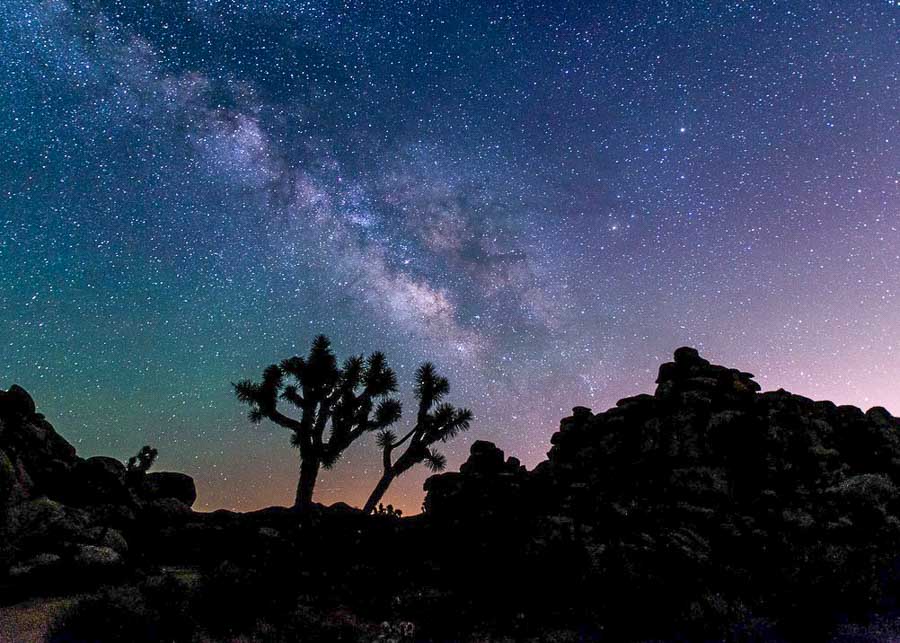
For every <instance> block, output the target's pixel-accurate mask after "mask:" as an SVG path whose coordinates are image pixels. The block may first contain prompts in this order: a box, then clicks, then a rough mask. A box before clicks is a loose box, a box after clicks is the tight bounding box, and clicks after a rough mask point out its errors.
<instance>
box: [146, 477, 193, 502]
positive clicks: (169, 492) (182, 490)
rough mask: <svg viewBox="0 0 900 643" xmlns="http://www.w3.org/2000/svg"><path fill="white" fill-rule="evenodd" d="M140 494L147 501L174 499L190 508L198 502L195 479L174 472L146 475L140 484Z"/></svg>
mask: <svg viewBox="0 0 900 643" xmlns="http://www.w3.org/2000/svg"><path fill="white" fill-rule="evenodd" d="M139 493H140V496H141V498H143V499H144V500H147V501H152V500H160V499H163V498H174V499H175V500H178V501H179V502H181V503H183V504H185V505H187V506H188V507H190V506H191V505H193V504H194V501H195V500H197V487H196V486H195V485H194V479H193V478H191V477H190V476H189V475H185V474H183V473H176V472H174V471H156V472H153V473H148V474H146V475H145V476H144V477H143V479H142V480H141V483H140V488H139Z"/></svg>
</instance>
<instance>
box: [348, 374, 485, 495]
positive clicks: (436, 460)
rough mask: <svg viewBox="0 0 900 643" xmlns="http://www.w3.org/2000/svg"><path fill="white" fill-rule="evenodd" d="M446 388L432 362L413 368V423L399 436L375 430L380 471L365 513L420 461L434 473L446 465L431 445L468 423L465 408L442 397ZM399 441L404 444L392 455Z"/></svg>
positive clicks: (447, 438) (449, 438) (445, 383)
mask: <svg viewBox="0 0 900 643" xmlns="http://www.w3.org/2000/svg"><path fill="white" fill-rule="evenodd" d="M449 392H450V383H449V382H448V381H447V378H446V377H443V376H441V375H438V373H437V370H436V369H435V367H434V364H432V363H430V362H425V363H424V364H422V365H421V366H420V367H419V369H418V370H417V371H416V387H415V393H416V399H417V400H418V403H419V404H418V410H417V413H416V422H415V425H414V426H413V428H412V429H410V430H409V432H407V433H406V435H404V436H403V437H401V438H398V437H397V435H396V434H395V433H394V432H393V431H391V430H388V429H382V430H380V431H379V432H378V437H377V444H378V446H379V448H380V449H381V456H382V467H383V473H382V476H381V479H380V480H379V481H378V484H377V485H376V486H375V489H374V490H373V491H372V494H371V495H370V496H369V499H368V501H367V502H366V506H365V508H364V511H365V512H366V513H371V512H372V511H374V510H375V508H376V507H377V506H378V503H379V501H380V500H381V498H382V497H383V496H384V494H385V492H386V491H387V490H388V487H390V485H391V483H392V482H393V481H394V479H396V478H397V477H398V476H400V475H402V474H403V473H405V472H406V471H408V470H409V469H411V468H412V467H413V466H415V465H417V464H419V463H424V464H425V465H426V466H427V467H428V468H429V469H431V470H432V471H433V472H435V473H437V472H439V471H442V470H443V469H444V467H445V466H446V465H447V458H445V457H444V455H443V454H441V453H439V452H438V451H437V450H436V449H434V447H433V446H432V445H434V444H436V443H438V442H447V441H448V440H452V439H453V438H455V437H456V436H457V435H458V434H459V433H461V432H462V431H465V430H467V429H468V428H469V425H470V424H471V423H472V412H471V411H470V410H469V409H462V408H456V407H455V406H453V405H451V404H447V403H446V402H444V401H443V399H444V397H446V395H447V394H448V393H449ZM403 445H406V448H405V449H404V450H403V452H402V453H400V455H398V456H396V457H395V452H397V450H398V449H400V448H401V447H402V446H403Z"/></svg>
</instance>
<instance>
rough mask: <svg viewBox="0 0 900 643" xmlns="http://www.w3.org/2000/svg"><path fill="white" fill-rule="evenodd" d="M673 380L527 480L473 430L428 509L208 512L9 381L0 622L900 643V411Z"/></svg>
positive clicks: (272, 634) (706, 369)
mask: <svg viewBox="0 0 900 643" xmlns="http://www.w3.org/2000/svg"><path fill="white" fill-rule="evenodd" d="M657 384H658V386H657V389H656V392H655V393H654V394H653V395H639V396H636V397H632V398H626V399H624V400H621V401H619V402H618V404H617V405H616V407H615V408H612V409H610V410H608V411H605V412H603V413H599V414H593V413H592V412H591V411H590V410H589V409H586V408H582V407H578V408H576V409H575V410H574V411H573V414H572V416H571V417H568V418H564V419H563V420H562V421H561V424H560V431H559V432H558V433H556V434H555V435H554V436H553V439H552V441H551V442H552V448H551V449H550V451H549V453H548V459H547V460H546V461H545V462H543V463H541V464H540V465H538V466H537V467H536V468H535V469H534V470H532V471H527V470H525V468H524V467H522V466H521V465H520V464H519V463H518V461H517V460H515V459H514V458H505V456H504V454H503V453H502V452H501V451H500V450H499V449H497V448H496V447H495V446H494V445H492V444H490V443H486V442H475V443H474V444H473V445H472V451H471V455H470V457H469V460H468V461H467V462H466V463H465V464H464V465H463V466H462V467H461V470H460V472H455V473H447V474H442V475H438V476H433V477H432V478H430V479H429V480H428V481H427V483H426V490H427V497H426V501H425V513H424V514H422V515H420V516H414V517H410V518H398V517H396V516H392V515H377V516H365V515H362V514H361V513H360V512H358V511H356V510H354V509H352V508H349V507H346V506H340V505H338V506H333V507H330V508H325V507H315V508H314V509H313V510H312V511H310V512H307V513H306V514H298V513H295V512H293V511H291V510H287V509H282V508H270V509H266V510H262V511H258V512H253V513H248V514H236V513H232V512H227V511H219V512H214V513H210V514H203V513H197V512H193V511H191V509H190V505H191V504H192V503H193V501H194V498H195V495H196V494H195V492H194V490H193V482H192V481H191V480H190V479H189V478H187V477H186V476H182V475H181V474H172V473H161V474H145V475H141V476H134V475H129V473H128V472H127V471H125V470H124V467H123V466H122V465H121V463H116V462H115V461H112V460H111V459H109V458H100V459H97V458H90V459H88V460H82V459H80V458H78V457H77V456H76V454H75V452H74V449H72V448H71V446H69V445H68V443H67V442H65V440H63V439H62V438H61V437H60V436H58V435H56V433H55V431H53V429H52V427H51V426H50V425H49V424H48V423H47V422H46V420H45V419H43V418H42V417H41V416H39V415H38V414H36V413H35V409H34V407H33V403H31V402H30V398H27V399H26V396H27V394H24V392H22V391H21V390H20V389H17V390H15V391H14V390H13V389H10V392H9V393H7V394H4V397H3V398H0V411H2V412H0V418H3V419H2V422H3V426H2V429H0V431H2V432H0V474H2V476H3V478H2V482H3V487H2V489H3V490H4V494H5V495H4V498H3V503H4V505H3V506H4V523H3V529H4V538H3V540H2V541H0V542H2V543H3V551H2V560H0V563H2V564H0V569H2V570H4V571H3V573H2V575H0V598H2V601H3V603H4V604H5V605H6V607H4V608H2V612H0V627H2V628H3V629H2V630H0V632H2V634H0V637H2V638H3V640H27V638H28V637H34V636H37V637H40V636H41V635H42V634H41V629H42V628H48V629H46V632H47V636H49V637H50V639H51V640H60V641H63V640H65V641H74V640H103V641H108V640H121V641H166V640H177V641H182V640H184V641H190V640H199V641H202V640H223V641H224V640H245V641H457V640H458V641H518V640H533V641H592V640H596V641H629V640H633V641H649V640H683V641H684V640H696V641H705V640H730V641H768V640H775V641H779V640H780V641H816V640H823V641H825V640H840V641H875V640H879V641H883V640H891V639H892V638H897V634H896V631H897V623H898V619H897V617H896V614H897V608H898V603H897V598H896V597H897V596H898V595H900V584H898V579H900V574H898V572H900V564H898V563H900V557H898V552H900V548H898V544H900V503H898V500H900V497H898V493H897V485H898V483H900V421H898V420H897V419H896V418H893V417H892V416H891V415H890V414H889V413H888V412H887V411H885V410H884V409H881V408H877V407H876V408H873V409H869V410H868V411H867V412H863V411H861V410H860V409H857V408H854V407H849V406H835V405H834V404H832V403H830V402H814V401H812V400H808V399H806V398H803V397H801V396H797V395H793V394H791V393H788V392H786V391H775V392H768V393H761V392H759V387H758V385H757V384H756V383H755V382H754V381H753V376H752V375H750V374H749V373H744V372H741V371H739V370H736V369H729V368H724V367H721V366H715V365H712V364H709V363H708V362H707V361H706V360H703V359H702V358H701V357H700V356H699V355H697V353H696V351H693V350H691V349H679V351H677V352H676V355H675V360H674V361H673V362H670V363H667V364H663V365H662V366H661V367H660V373H659V378H658V380H657ZM79 597H80V598H79ZM48 623H49V626H48V625H47V624H48ZM13 628H15V629H13Z"/></svg>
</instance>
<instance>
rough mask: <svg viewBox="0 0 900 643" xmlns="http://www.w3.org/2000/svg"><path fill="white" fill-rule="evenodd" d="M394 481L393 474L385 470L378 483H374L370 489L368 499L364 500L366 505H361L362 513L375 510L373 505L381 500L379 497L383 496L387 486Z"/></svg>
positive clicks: (376, 504)
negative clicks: (370, 493)
mask: <svg viewBox="0 0 900 643" xmlns="http://www.w3.org/2000/svg"><path fill="white" fill-rule="evenodd" d="M393 481H394V474H393V473H391V472H390V471H386V472H385V474H384V475H383V476H381V480H379V481H378V484H377V485H375V488H374V489H373V490H372V495H371V496H369V499H368V500H366V506H365V507H363V513H366V514H370V513H372V512H373V511H375V507H377V506H378V503H379V502H381V499H382V498H383V497H384V492H385V491H387V490H388V487H390V486H391V483H392V482H393Z"/></svg>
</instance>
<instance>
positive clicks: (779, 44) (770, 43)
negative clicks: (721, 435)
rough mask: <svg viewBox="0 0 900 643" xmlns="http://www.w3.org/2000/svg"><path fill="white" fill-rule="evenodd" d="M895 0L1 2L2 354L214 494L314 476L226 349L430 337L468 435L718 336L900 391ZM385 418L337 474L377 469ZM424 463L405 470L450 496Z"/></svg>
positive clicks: (643, 385)
mask: <svg viewBox="0 0 900 643" xmlns="http://www.w3.org/2000/svg"><path fill="white" fill-rule="evenodd" d="M898 18H900V6H898V4H897V3H895V2H889V1H885V0H877V1H876V0H868V1H866V0H863V1H860V2H845V1H838V0H835V1H812V2H807V3H789V2H777V1H757V2H735V1H732V2H716V3H705V2H704V3H700V2H686V1H685V2H668V1H659V2H603V3H600V2H574V1H573V2H563V1H559V2H493V3H483V2H449V1H448V2H427V1H425V2H423V1H421V0H418V1H393V2H385V3H382V2H334V1H326V2H316V1H309V2H299V1H296V0H270V1H264V2H239V1H227V0H218V1H217V0H182V1H179V2H165V3H156V2H147V3H142V2H136V1H135V2H132V1H126V0H123V1H119V2H112V1H109V2H107V1H100V0H95V1H80V0H44V1H42V2H33V1H25V0H7V1H5V2H3V3H2V4H0V87H2V92H0V293H2V297H0V329H3V330H2V331H0V387H3V388H6V387H8V386H9V385H10V384H12V383H15V382H17V383H20V384H22V385H23V386H25V387H26V388H28V389H29V390H30V391H31V392H32V393H33V395H34V396H35V398H36V400H37V401H38V405H39V407H40V409H41V410H42V411H43V412H44V413H46V414H47V416H48V418H49V419H50V420H51V421H52V422H53V423H54V424H55V426H56V427H57V429H58V430H59V431H60V432H61V433H62V434H63V435H65V436H66V437H68V438H69V439H70V440H72V441H73V443H75V444H76V446H77V447H78V449H79V452H80V453H81V454H82V455H93V454H98V453H105V454H110V455H114V456H117V457H121V458H126V457H127V456H129V455H131V454H133V453H134V452H136V451H137V450H138V449H139V448H140V446H142V445H143V444H151V445H153V446H155V447H157V448H158V449H159V451H160V459H159V465H158V466H159V468H171V469H177V470H183V471H185V472H187V473H190V474H191V475H193V476H194V477H195V478H196V480H197V482H198V487H199V492H200V498H199V500H198V507H200V508H206V509H210V508H218V507H229V508H238V509H250V508H256V507H261V506H265V505H269V504H275V503H278V504H285V503H288V502H289V501H290V499H291V497H292V493H293V491H292V490H293V485H294V481H295V478H296V471H297V461H296V460H297V453H296V452H295V451H292V450H291V449H290V448H289V447H288V436H287V435H286V434H285V431H284V430H283V429H279V428H278V427H274V426H271V425H266V424H263V425H261V426H259V427H253V426H250V424H249V423H248V422H247V421H246V418H245V416H244V412H243V411H244V410H243V409H242V408H241V406H240V405H239V404H238V403H237V402H236V401H235V400H234V399H233V396H232V393H231V389H230V382H232V381H237V380H239V379H243V378H248V377H256V376H257V375H258V374H259V372H260V371H261V369H262V368H263V367H264V366H266V365H267V364H269V363H272V362H274V361H278V360H279V359H281V358H283V357H286V356H288V355H291V354H294V353H296V352H302V351H304V350H305V349H306V347H307V345H308V343H309V341H310V340H311V338H312V337H313V336H314V335H316V334H318V333H326V334H328V335H329V336H331V337H332V339H333V341H334V343H335V347H336V349H337V351H338V353H339V355H340V356H346V355H349V354H353V353H362V352H370V351H372V350H376V349H380V350H384V351H385V352H386V353H387V355H388V358H389V360H390V362H391V364H392V366H394V367H395V368H396V370H397V371H398V375H399V377H400V383H401V391H402V392H403V394H404V396H405V399H406V400H407V401H409V399H410V394H411V385H412V374H413V372H414V369H415V367H416V366H417V365H418V364H419V363H420V362H421V361H422V360H425V359H431V360H433V361H435V362H436V363H437V365H438V366H439V368H440V369H441V370H442V372H444V373H445V374H447V375H448V377H449V378H450V382H451V386H452V390H451V394H450V397H449V399H450V401H452V402H454V403H456V404H459V405H463V406H469V407H471V408H472V410H473V411H474V412H475V414H476V421H475V423H474V425H473V428H472V429H471V431H470V432H469V433H468V434H466V435H465V436H464V437H463V438H462V439H459V440H457V441H456V442H455V443H453V444H452V445H450V446H449V447H448V448H447V449H446V453H447V455H448V456H449V461H450V462H449V464H450V467H451V468H455V467H456V466H458V464H459V462H460V461H461V460H462V459H463V458H464V457H465V454H466V453H467V450H468V444H469V443H470V442H471V441H472V440H473V439H489V440H492V441H495V442H496V443H497V444H498V445H499V446H501V447H502V448H504V449H505V450H506V451H507V452H508V453H512V454H515V455H517V456H519V457H520V458H522V460H523V461H524V462H526V463H527V464H528V465H530V466H533V465H534V464H536V463H537V462H538V461H540V460H541V459H542V458H543V454H544V452H545V451H546V450H547V448H548V447H549V444H548V439H549V436H550V435H551V434H552V432H553V431H554V430H555V429H556V425H557V423H558V420H559V418H560V417H562V416H563V415H566V414H567V413H568V411H569V409H570V408H571V407H572V406H574V405H577V404H582V405H586V406H591V407H593V408H594V409H595V410H598V409H601V408H605V407H607V406H609V405H611V404H613V403H614V402H615V401H616V399H618V398H620V397H623V396H625V395H631V394H635V393H638V392H643V391H650V390H652V388H653V380H654V378H655V370H656V367H657V366H658V364H659V363H660V362H662V361H665V360H666V359H667V358H668V357H669V356H670V354H671V351H672V350H673V349H674V348H675V347H677V346H680V345H683V344H690V345H694V346H697V347H698V348H700V349H701V351H702V352H703V353H704V355H705V356H706V357H708V358H710V359H713V360H714V361H716V362H717V363H723V364H728V365H734V366H738V367H740V368H742V369H746V370H750V371H752V372H754V373H756V374H757V376H758V379H759V380H760V382H761V383H762V384H763V386H764V387H765V388H777V387H782V386H783V387H785V388H788V389H790V390H793V391H794V392H797V393H800V394H803V395H807V396H810V397H815V398H829V399H833V400H835V401H837V402H840V403H853V404H857V405H860V406H862V407H864V408H867V407H869V406H872V405H876V404H879V405H883V406H886V407H887V408H889V409H890V410H891V411H893V412H894V413H895V414H900V388H898V382H900V292H898V290H900V286H898V284H900V78H898V76H900V42H898V40H900V29H898ZM379 466H380V464H379V460H378V454H377V452H376V450H375V449H374V444H373V441H372V443H370V442H365V441H364V442H363V443H361V444H357V445H355V446H354V448H352V449H351V450H350V451H348V452H347V454H346V455H345V457H344V461H343V462H342V463H340V464H339V465H338V466H337V467H336V468H335V470H333V471H331V472H327V473H326V474H325V475H324V476H323V477H322V478H321V480H320V485H319V487H318V489H317V498H318V499H319V500H321V501H324V502H335V501H337V500H345V501H348V502H351V503H355V504H360V503H361V502H362V500H363V499H364V498H365V496H366V495H367V492H368V491H369V490H370V489H371V487H372V486H373V485H374V484H375V481H376V480H377V474H378V470H379V469H378V468H379ZM425 475H426V473H425V471H424V469H422V470H419V471H414V472H410V473H409V474H408V475H406V476H405V477H403V478H401V479H400V480H399V481H397V482H396V483H395V485H394V487H393V488H392V490H391V492H390V494H389V496H388V498H387V499H388V500H389V501H392V502H394V503H395V504H397V505H399V506H401V507H403V508H404V509H406V510H407V511H415V510H417V509H418V507H419V504H420V503H421V497H422V492H421V483H422V480H423V479H424V477H425Z"/></svg>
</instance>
